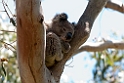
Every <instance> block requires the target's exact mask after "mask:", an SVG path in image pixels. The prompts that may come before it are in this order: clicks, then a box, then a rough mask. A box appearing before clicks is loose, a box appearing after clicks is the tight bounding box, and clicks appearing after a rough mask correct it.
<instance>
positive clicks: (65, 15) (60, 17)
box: [53, 13, 68, 21]
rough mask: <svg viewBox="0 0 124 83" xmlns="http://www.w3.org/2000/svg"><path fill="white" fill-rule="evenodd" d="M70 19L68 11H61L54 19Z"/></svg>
mask: <svg viewBox="0 0 124 83" xmlns="http://www.w3.org/2000/svg"><path fill="white" fill-rule="evenodd" d="M67 19H68V16H67V14H66V13H61V14H57V15H56V16H55V17H54V18H53V21H66V20H67Z"/></svg>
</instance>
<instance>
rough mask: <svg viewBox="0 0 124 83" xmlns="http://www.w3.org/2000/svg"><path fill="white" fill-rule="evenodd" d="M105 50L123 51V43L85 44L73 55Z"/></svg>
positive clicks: (111, 41) (112, 41)
mask: <svg viewBox="0 0 124 83" xmlns="http://www.w3.org/2000/svg"><path fill="white" fill-rule="evenodd" d="M105 49H120V50H122V49H124V41H115V40H105V41H101V42H95V43H86V44H84V45H82V46H81V47H80V48H79V49H78V50H77V51H76V52H75V53H74V55H75V54H78V53H80V52H83V51H87V52H99V51H103V50H105Z"/></svg>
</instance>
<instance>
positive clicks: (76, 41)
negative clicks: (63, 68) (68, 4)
mask: <svg viewBox="0 0 124 83" xmlns="http://www.w3.org/2000/svg"><path fill="white" fill-rule="evenodd" d="M107 1H108V0H90V1H89V3H88V5H87V7H86V10H85V11H84V13H83V15H82V16H81V17H80V19H79V21H78V23H77V26H76V28H75V34H74V38H73V39H72V42H71V46H72V49H71V50H70V52H69V53H68V54H67V55H66V56H65V58H66V60H68V59H70V58H71V57H72V55H73V53H74V52H75V51H76V50H77V49H78V48H79V47H80V46H81V45H82V44H83V43H85V41H86V40H87V39H88V38H89V35H90V32H91V29H92V26H93V23H94V21H95V19H96V17H97V16H98V14H99V13H100V11H101V10H102V8H103V7H104V6H105V5H106V3H107Z"/></svg>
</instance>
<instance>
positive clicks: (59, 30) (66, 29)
mask: <svg viewBox="0 0 124 83" xmlns="http://www.w3.org/2000/svg"><path fill="white" fill-rule="evenodd" d="M52 31H53V32H54V33H56V35H58V36H59V37H60V39H61V40H63V41H67V42H69V41H70V40H71V39H72V37H73V34H74V25H73V24H71V23H70V22H69V21H68V20H67V15H66V14H65V13H62V14H59V15H56V16H55V17H54V19H53V23H52Z"/></svg>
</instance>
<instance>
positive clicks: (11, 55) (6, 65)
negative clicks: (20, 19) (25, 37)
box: [0, 25, 21, 83]
mask: <svg viewBox="0 0 124 83" xmlns="http://www.w3.org/2000/svg"><path fill="white" fill-rule="evenodd" d="M15 30H16V28H15V27H13V26H12V25H4V27H3V26H2V25H1V26H0V60H1V61H0V83H21V82H20V77H19V69H18V65H17V58H16V56H17V55H16V32H15Z"/></svg>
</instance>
